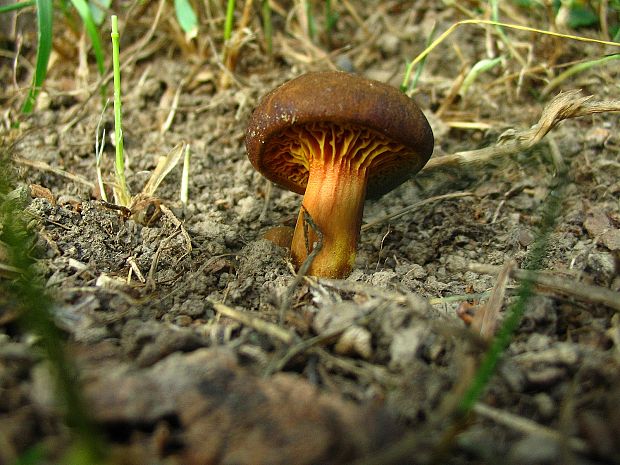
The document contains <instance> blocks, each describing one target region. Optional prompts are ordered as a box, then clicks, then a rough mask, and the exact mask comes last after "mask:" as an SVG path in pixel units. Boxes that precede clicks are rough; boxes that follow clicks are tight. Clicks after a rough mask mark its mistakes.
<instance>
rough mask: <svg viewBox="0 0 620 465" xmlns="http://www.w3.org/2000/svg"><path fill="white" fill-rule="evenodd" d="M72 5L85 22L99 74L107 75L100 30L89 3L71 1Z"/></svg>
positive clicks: (81, 0) (78, 0) (82, 0)
mask: <svg viewBox="0 0 620 465" xmlns="http://www.w3.org/2000/svg"><path fill="white" fill-rule="evenodd" d="M71 3H73V6H74V7H75V9H76V10H77V11H78V13H79V14H80V17H81V18H82V21H83V22H84V26H85V27H86V33H87V34H88V37H89V39H90V42H91V43H92V44H93V53H94V54H95V59H96V60H97V69H98V71H99V74H100V75H102V76H103V74H104V73H105V60H104V54H103V47H102V45H101V39H100V38H99V30H98V29H97V25H96V24H95V20H94V18H93V15H92V12H91V11H90V7H89V6H88V3H86V0H71Z"/></svg>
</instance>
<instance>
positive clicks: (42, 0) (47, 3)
mask: <svg viewBox="0 0 620 465" xmlns="http://www.w3.org/2000/svg"><path fill="white" fill-rule="evenodd" d="M36 3H37V25H38V34H37V36H38V37H37V42H38V43H37V65H36V68H35V71H34V76H33V78H32V86H31V87H30V90H29V91H28V96H27V97H26V101H25V102H24V106H23V107H22V113H25V114H28V113H32V110H33V109H34V103H35V101H36V99H37V95H38V93H39V90H40V89H41V86H42V85H43V81H45V76H46V75H47V64H48V63H49V59H50V54H51V53H52V23H53V21H52V18H53V10H52V0H36Z"/></svg>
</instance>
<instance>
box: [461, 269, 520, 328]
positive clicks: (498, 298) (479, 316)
mask: <svg viewBox="0 0 620 465" xmlns="http://www.w3.org/2000/svg"><path fill="white" fill-rule="evenodd" d="M515 266H516V263H515V262H514V261H510V262H508V263H506V264H505V265H504V266H502V267H501V269H500V272H499V274H498V275H497V282H496V283H495V286H493V290H492V291H491V295H490V296H489V300H488V301H487V302H486V304H484V305H483V306H482V307H481V308H480V309H479V310H478V311H477V312H476V314H475V315H474V319H473V321H472V324H471V326H472V329H474V330H476V331H479V332H480V335H481V336H482V337H483V338H485V339H487V340H490V339H491V338H492V337H493V335H494V334H495V328H496V327H497V320H498V317H499V311H500V310H501V308H502V304H503V303H504V297H505V296H506V285H507V284H508V278H509V276H510V272H511V270H513V269H514V268H515Z"/></svg>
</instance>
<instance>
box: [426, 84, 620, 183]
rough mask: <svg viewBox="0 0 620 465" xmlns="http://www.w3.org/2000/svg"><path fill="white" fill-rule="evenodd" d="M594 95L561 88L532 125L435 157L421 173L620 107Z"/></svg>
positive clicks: (483, 158)
mask: <svg viewBox="0 0 620 465" xmlns="http://www.w3.org/2000/svg"><path fill="white" fill-rule="evenodd" d="M591 99H592V96H587V97H583V96H582V95H581V91H579V90H572V91H569V92H562V93H560V94H558V95H557V96H556V97H555V98H554V99H553V100H551V102H549V103H548V104H547V106H545V108H544V109H543V111H542V114H541V116H540V119H539V120H538V123H536V124H535V125H534V126H532V127H531V128H529V129H525V130H522V131H516V130H509V131H506V132H504V133H503V134H502V135H500V137H499V139H498V141H497V144H495V145H494V146H492V147H484V148H482V149H478V150H468V151H464V152H456V153H453V154H450V155H445V156H442V157H438V158H432V159H431V160H429V162H428V163H427V164H426V166H424V168H423V169H422V171H421V173H428V172H429V171H432V170H435V169H441V168H446V167H458V166H462V165H469V164H476V163H485V162H487V161H489V160H491V159H493V158H497V157H501V156H507V155H511V154H513V153H517V152H522V151H525V150H527V149H529V148H531V147H533V146H534V145H535V144H537V143H538V142H540V141H541V140H542V138H543V137H545V135H546V134H547V133H548V132H550V131H551V130H552V129H554V128H555V127H556V126H557V125H558V124H559V123H560V122H561V121H563V120H565V119H569V118H578V117H581V116H588V115H592V114H595V113H608V112H617V111H620V100H607V101H591Z"/></svg>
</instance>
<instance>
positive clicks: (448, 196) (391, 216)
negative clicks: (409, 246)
mask: <svg viewBox="0 0 620 465" xmlns="http://www.w3.org/2000/svg"><path fill="white" fill-rule="evenodd" d="M475 195H476V194H474V193H473V192H453V193H451V194H444V195H437V196H435V197H430V198H428V199H424V200H421V201H419V202H416V203H414V204H412V205H409V206H407V207H405V208H403V209H401V210H398V211H395V212H393V213H390V214H389V215H386V216H384V217H382V218H378V219H376V220H372V221H370V222H369V223H366V224H365V225H363V226H362V231H367V230H369V229H370V228H373V227H375V226H377V225H378V224H381V223H385V222H386V221H389V220H394V219H396V218H400V217H401V216H403V215H406V214H407V213H409V212H411V211H413V210H417V209H418V208H420V207H421V206H423V205H426V204H427V203H432V202H437V201H440V200H447V199H457V198H460V197H471V196H475Z"/></svg>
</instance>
